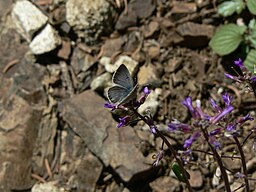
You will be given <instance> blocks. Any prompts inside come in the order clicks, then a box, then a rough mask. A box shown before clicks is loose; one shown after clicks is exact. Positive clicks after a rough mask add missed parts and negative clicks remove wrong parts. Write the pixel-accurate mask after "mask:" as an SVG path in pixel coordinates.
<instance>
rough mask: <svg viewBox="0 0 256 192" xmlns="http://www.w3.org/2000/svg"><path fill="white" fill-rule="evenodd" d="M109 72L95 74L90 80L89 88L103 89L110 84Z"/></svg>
mask: <svg viewBox="0 0 256 192" xmlns="http://www.w3.org/2000/svg"><path fill="white" fill-rule="evenodd" d="M111 78H112V76H111V74H110V73H108V72H106V73H103V74H101V75H99V76H97V77H96V78H95V79H94V80H92V82H91V85H90V86H91V89H92V90H98V91H103V90H104V88H106V87H110V86H111Z"/></svg>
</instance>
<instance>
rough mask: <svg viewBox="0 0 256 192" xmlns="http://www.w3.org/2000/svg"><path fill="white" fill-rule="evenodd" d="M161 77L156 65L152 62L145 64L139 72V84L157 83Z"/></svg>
mask: <svg viewBox="0 0 256 192" xmlns="http://www.w3.org/2000/svg"><path fill="white" fill-rule="evenodd" d="M159 82H160V79H159V78H158V77H157V75H156V67H155V66H154V65H152V64H148V65H143V66H142V67H140V70H139V72H138V84H139V85H156V84H159Z"/></svg>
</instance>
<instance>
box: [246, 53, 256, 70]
mask: <svg viewBox="0 0 256 192" xmlns="http://www.w3.org/2000/svg"><path fill="white" fill-rule="evenodd" d="M244 64H245V66H246V67H247V68H248V70H250V71H251V72H254V66H256V49H252V50H251V51H250V52H249V53H248V55H247V57H246V59H245V61H244Z"/></svg>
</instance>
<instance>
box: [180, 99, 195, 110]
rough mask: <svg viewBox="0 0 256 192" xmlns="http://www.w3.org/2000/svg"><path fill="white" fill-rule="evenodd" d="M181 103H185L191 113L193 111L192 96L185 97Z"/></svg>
mask: <svg viewBox="0 0 256 192" xmlns="http://www.w3.org/2000/svg"><path fill="white" fill-rule="evenodd" d="M182 104H183V105H185V106H186V107H187V108H188V109H189V110H190V112H191V113H193V112H194V111H195V109H194V107H193V104H192V98H191V97H187V98H186V99H185V100H184V101H183V102H182Z"/></svg>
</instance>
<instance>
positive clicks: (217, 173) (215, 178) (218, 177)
mask: <svg viewBox="0 0 256 192" xmlns="http://www.w3.org/2000/svg"><path fill="white" fill-rule="evenodd" d="M220 183H221V171H220V168H219V167H217V168H216V170H215V173H214V176H213V178H212V185H213V186H214V187H217V186H219V185H220Z"/></svg>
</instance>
